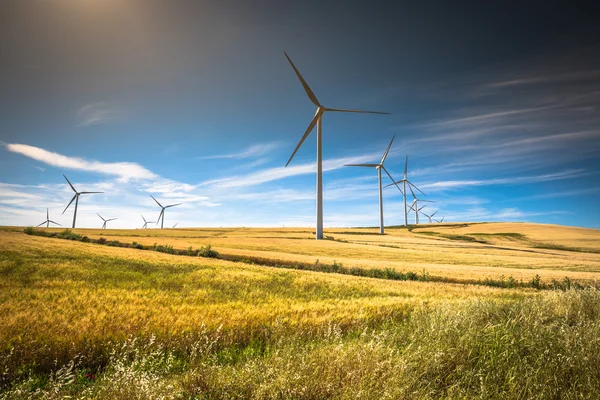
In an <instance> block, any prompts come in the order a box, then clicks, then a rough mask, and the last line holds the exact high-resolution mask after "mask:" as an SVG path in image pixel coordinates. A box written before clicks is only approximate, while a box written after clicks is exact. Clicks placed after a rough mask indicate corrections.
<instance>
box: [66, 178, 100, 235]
mask: <svg viewBox="0 0 600 400" xmlns="http://www.w3.org/2000/svg"><path fill="white" fill-rule="evenodd" d="M63 176H64V177H65V179H66V180H67V182H68V183H69V186H71V189H73V191H74V192H75V195H74V196H73V198H72V199H71V201H70V202H69V204H67V206H66V207H65V209H64V210H63V212H62V213H63V214H64V213H65V211H67V208H69V206H70V205H71V203H72V202H73V200H75V212H74V213H73V229H75V220H76V219H77V204H78V203H79V196H80V195H82V194H93V193H104V192H78V191H77V190H75V188H74V187H73V185H72V184H71V182H70V181H69V178H67V176H66V175H65V174H63Z"/></svg>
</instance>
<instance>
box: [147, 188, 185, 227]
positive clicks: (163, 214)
mask: <svg viewBox="0 0 600 400" xmlns="http://www.w3.org/2000/svg"><path fill="white" fill-rule="evenodd" d="M150 197H152V198H153V199H154V196H152V195H150ZM154 201H155V202H156V204H158V206H159V207H160V208H161V210H160V214H158V221H160V229H163V225H164V223H165V210H166V209H167V208H169V207H175V206H178V205H180V204H181V203H177V204H170V205H168V206H164V207H163V205H162V204H160V203H159V202H158V200H156V199H154ZM161 217H162V220H161V219H160V218H161ZM158 221H156V223H157V224H158Z"/></svg>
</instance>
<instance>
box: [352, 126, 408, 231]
mask: <svg viewBox="0 0 600 400" xmlns="http://www.w3.org/2000/svg"><path fill="white" fill-rule="evenodd" d="M395 138H396V135H394V137H392V140H391V141H390V144H389V145H388V147H387V149H385V153H383V157H382V158H381V162H380V163H379V164H344V167H367V168H376V169H377V177H378V178H379V233H380V234H382V235H383V231H384V228H383V190H382V187H381V170H382V169H383V170H384V171H385V173H386V174H387V175H388V176H389V177H390V179H391V180H392V182H394V178H392V175H390V173H389V172H388V170H387V169H385V166H384V165H383V163H384V162H385V159H386V158H387V156H388V153H389V152H390V148H391V147H392V143H394V139H395ZM396 186H397V185H396ZM398 190H400V188H398ZM400 191H401V190H400Z"/></svg>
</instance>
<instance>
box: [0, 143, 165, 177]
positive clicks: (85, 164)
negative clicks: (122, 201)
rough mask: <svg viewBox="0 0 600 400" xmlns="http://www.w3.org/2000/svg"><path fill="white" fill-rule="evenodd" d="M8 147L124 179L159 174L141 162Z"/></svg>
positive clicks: (65, 165) (43, 159) (61, 165)
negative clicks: (143, 165) (140, 163)
mask: <svg viewBox="0 0 600 400" xmlns="http://www.w3.org/2000/svg"><path fill="white" fill-rule="evenodd" d="M6 149H7V150H8V151H10V152H12V153H17V154H21V155H23V156H25V157H29V158H31V159H33V160H36V161H39V162H42V163H44V164H47V165H51V166H53V167H59V168H66V169H72V170H80V171H87V172H96V173H99V174H104V175H112V176H118V177H119V179H120V180H122V181H125V182H126V181H129V180H131V179H155V178H158V175H156V174H154V173H153V172H151V171H149V170H147V169H146V168H144V167H142V166H141V165H139V164H136V163H131V162H114V163H105V162H100V161H95V160H86V159H83V158H79V157H68V156H64V155H62V154H59V153H54V152H51V151H48V150H45V149H42V148H39V147H35V146H29V145H26V144H14V143H11V144H7V145H6Z"/></svg>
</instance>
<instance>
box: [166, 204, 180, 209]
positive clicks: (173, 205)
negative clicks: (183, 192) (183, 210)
mask: <svg viewBox="0 0 600 400" xmlns="http://www.w3.org/2000/svg"><path fill="white" fill-rule="evenodd" d="M181 204H182V203H177V204H171V205H168V206H165V208H169V207H175V206H180V205H181Z"/></svg>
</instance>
